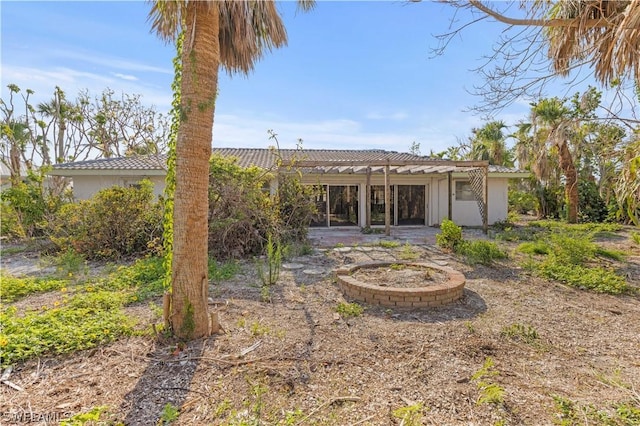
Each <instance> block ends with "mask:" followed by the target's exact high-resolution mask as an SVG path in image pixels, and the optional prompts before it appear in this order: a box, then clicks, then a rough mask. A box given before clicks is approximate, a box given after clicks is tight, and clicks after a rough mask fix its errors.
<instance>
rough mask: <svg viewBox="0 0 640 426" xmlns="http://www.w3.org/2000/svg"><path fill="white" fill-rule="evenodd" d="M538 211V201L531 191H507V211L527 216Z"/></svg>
mask: <svg viewBox="0 0 640 426" xmlns="http://www.w3.org/2000/svg"><path fill="white" fill-rule="evenodd" d="M537 209H538V199H537V198H536V196H535V195H534V194H533V193H531V191H517V190H509V211H510V212H517V213H520V214H527V213H530V212H533V211H536V210H537Z"/></svg>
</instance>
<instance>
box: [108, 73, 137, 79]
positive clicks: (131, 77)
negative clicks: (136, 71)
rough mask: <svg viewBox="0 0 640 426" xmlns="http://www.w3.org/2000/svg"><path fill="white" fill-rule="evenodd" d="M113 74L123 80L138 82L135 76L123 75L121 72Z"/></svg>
mask: <svg viewBox="0 0 640 426" xmlns="http://www.w3.org/2000/svg"><path fill="white" fill-rule="evenodd" d="M112 74H113V76H115V77H118V78H121V79H123V80H128V81H138V77H136V76H135V75H128V74H121V73H119V72H114V73H112Z"/></svg>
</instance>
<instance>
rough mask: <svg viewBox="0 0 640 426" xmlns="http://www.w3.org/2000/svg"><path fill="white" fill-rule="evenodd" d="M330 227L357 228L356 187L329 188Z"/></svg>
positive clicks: (331, 186)
mask: <svg viewBox="0 0 640 426" xmlns="http://www.w3.org/2000/svg"><path fill="white" fill-rule="evenodd" d="M329 224H330V226H358V224H359V222H358V186H357V185H336V186H333V185H330V186H329Z"/></svg>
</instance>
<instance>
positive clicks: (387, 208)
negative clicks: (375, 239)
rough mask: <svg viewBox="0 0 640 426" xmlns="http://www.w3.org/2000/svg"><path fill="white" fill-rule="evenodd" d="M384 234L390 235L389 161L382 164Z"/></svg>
mask: <svg viewBox="0 0 640 426" xmlns="http://www.w3.org/2000/svg"><path fill="white" fill-rule="evenodd" d="M384 235H386V236H387V237H388V236H390V235H391V190H390V189H389V162H388V161H387V165H386V166H384Z"/></svg>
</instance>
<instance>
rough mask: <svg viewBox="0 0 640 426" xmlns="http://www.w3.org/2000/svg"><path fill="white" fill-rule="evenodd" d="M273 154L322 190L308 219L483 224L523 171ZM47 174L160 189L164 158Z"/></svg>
mask: <svg viewBox="0 0 640 426" xmlns="http://www.w3.org/2000/svg"><path fill="white" fill-rule="evenodd" d="M213 153H214V154H219V155H222V156H226V157H236V158H237V159H238V164H239V165H240V166H243V167H248V166H252V165H253V166H258V167H261V168H265V169H270V168H274V167H275V164H276V163H277V162H276V160H277V157H276V155H275V154H274V151H273V150H272V149H253V148H214V149H213ZM279 155H280V158H281V159H282V165H283V166H287V165H289V164H291V163H293V164H295V165H296V166H298V167H300V170H301V171H302V183H303V184H308V185H317V186H320V187H322V189H323V191H322V195H319V196H318V197H317V199H316V203H317V207H318V211H319V214H318V215H317V217H316V218H315V219H314V221H313V222H312V224H311V225H312V226H325V227H333V226H359V227H366V226H376V225H385V226H386V227H388V226H403V225H426V226H434V225H438V224H440V223H441V222H442V220H444V219H447V218H451V219H452V220H453V221H454V222H455V223H457V224H459V225H463V226H485V227H486V226H487V225H489V224H493V223H495V222H498V221H503V220H505V219H506V218H507V207H508V199H507V190H508V180H509V179H510V178H522V177H526V176H528V173H524V172H519V171H517V170H513V169H509V168H506V167H500V166H489V165H488V163H487V162H486V161H448V160H441V159H432V158H428V157H423V156H419V155H413V154H409V153H399V152H393V151H384V150H325V149H320V150H314V149H303V150H293V149H282V150H280V151H279ZM281 170H285V168H284V167H283V168H281ZM50 174H51V175H56V176H65V177H67V178H70V179H71V180H72V182H73V192H74V196H75V197H76V198H77V199H86V198H90V197H91V196H92V195H93V194H94V193H96V192H97V191H98V190H100V189H102V188H107V187H110V186H113V185H120V186H131V185H136V184H137V183H138V182H139V181H141V180H142V179H149V180H150V181H151V182H152V183H153V184H154V191H155V193H156V194H157V195H160V194H162V192H163V190H164V178H165V175H166V157H165V156H164V155H157V156H139V157H124V158H108V159H99V160H90V161H81V162H75V163H65V164H57V165H56V166H54V168H53V170H52V171H51V172H50ZM385 188H388V190H387V191H385ZM387 200H388V202H387ZM387 205H388V206H389V207H388V208H387V207H386V206H387Z"/></svg>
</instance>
